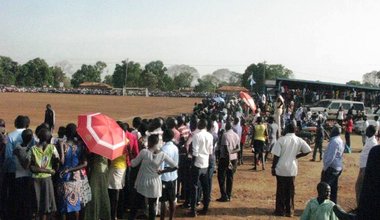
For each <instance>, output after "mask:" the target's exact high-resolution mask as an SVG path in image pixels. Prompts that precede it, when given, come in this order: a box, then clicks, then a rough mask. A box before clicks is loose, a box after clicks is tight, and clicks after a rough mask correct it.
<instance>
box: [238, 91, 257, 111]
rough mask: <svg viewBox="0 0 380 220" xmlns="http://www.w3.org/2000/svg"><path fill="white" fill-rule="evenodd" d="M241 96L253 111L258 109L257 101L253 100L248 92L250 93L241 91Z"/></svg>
mask: <svg viewBox="0 0 380 220" xmlns="http://www.w3.org/2000/svg"><path fill="white" fill-rule="evenodd" d="M239 95H240V98H241V99H242V100H243V101H244V102H245V104H247V105H248V106H249V107H250V108H251V109H252V111H253V112H255V111H256V104H255V101H253V99H252V97H251V96H250V95H249V94H248V93H245V92H243V91H242V92H240V94H239Z"/></svg>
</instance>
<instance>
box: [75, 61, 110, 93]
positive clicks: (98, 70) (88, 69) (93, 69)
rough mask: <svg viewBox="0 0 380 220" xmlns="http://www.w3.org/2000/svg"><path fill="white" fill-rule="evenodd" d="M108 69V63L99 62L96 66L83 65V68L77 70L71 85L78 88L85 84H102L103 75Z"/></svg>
mask: <svg viewBox="0 0 380 220" xmlns="http://www.w3.org/2000/svg"><path fill="white" fill-rule="evenodd" d="M106 67H107V65H106V63H104V62H101V61H98V62H96V64H95V65H86V64H83V65H82V67H81V68H80V69H79V70H77V71H76V72H75V73H74V74H73V76H72V79H71V84H72V85H73V86H74V87H78V86H79V85H80V84H81V83H83V82H101V77H100V76H101V74H102V72H103V70H104V69H105V68H106Z"/></svg>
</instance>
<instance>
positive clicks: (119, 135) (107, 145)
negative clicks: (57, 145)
mask: <svg viewBox="0 0 380 220" xmlns="http://www.w3.org/2000/svg"><path fill="white" fill-rule="evenodd" d="M77 131H78V134H79V136H80V137H81V138H82V139H83V141H84V142H85V143H86V145H87V148H88V149H89V151H90V152H92V153H95V154H98V155H101V156H103V157H106V158H108V159H110V160H113V159H115V158H117V157H119V156H121V155H123V153H124V151H125V147H126V143H127V140H126V138H125V132H124V131H123V129H121V128H120V126H119V125H118V124H117V123H116V121H115V120H114V119H112V118H110V117H108V116H106V115H104V114H101V113H91V114H86V115H79V116H78V129H77Z"/></svg>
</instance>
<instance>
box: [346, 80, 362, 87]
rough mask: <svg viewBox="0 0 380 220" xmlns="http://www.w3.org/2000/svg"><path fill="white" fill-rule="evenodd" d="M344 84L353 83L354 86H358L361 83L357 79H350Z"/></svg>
mask: <svg viewBox="0 0 380 220" xmlns="http://www.w3.org/2000/svg"><path fill="white" fill-rule="evenodd" d="M346 84H347V85H354V86H360V85H362V84H361V83H360V81H357V80H350V81H348V82H346Z"/></svg>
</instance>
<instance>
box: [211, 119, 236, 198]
mask: <svg viewBox="0 0 380 220" xmlns="http://www.w3.org/2000/svg"><path fill="white" fill-rule="evenodd" d="M239 151H240V138H239V135H238V134H236V133H235V132H234V131H233V129H232V125H231V123H230V122H227V124H226V132H225V133H224V134H223V136H222V142H221V146H220V151H219V152H220V158H219V164H218V182H219V189H220V194H221V197H220V198H219V199H217V200H216V201H218V202H229V201H231V193H232V185H233V181H234V173H235V171H236V166H237V159H238V155H237V153H238V152H239Z"/></svg>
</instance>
